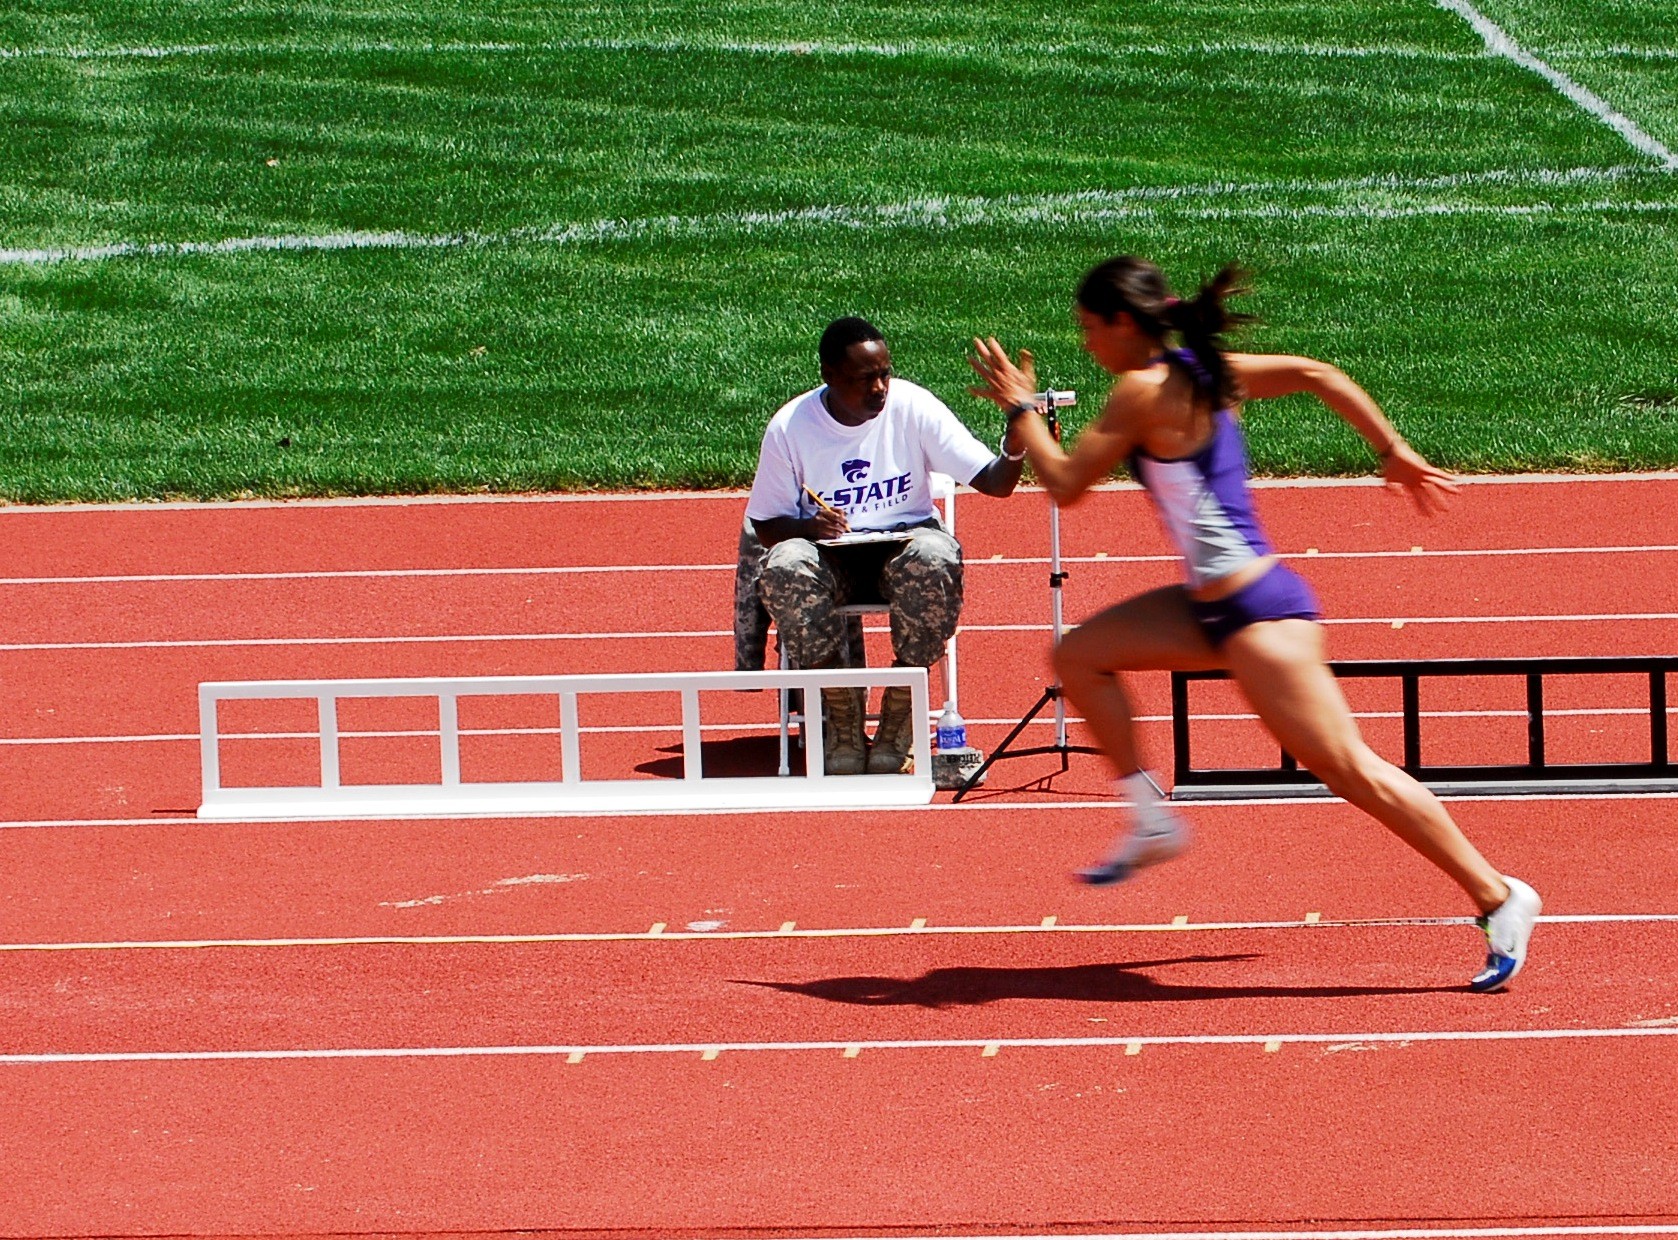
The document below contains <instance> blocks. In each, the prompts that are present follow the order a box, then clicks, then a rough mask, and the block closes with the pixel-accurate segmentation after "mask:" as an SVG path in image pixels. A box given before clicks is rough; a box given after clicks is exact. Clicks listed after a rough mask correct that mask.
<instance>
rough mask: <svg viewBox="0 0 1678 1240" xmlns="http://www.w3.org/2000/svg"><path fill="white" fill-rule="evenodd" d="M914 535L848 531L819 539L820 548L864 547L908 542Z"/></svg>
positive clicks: (899, 531) (888, 531)
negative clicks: (834, 536)
mask: <svg viewBox="0 0 1678 1240" xmlns="http://www.w3.org/2000/svg"><path fill="white" fill-rule="evenodd" d="M913 537H914V535H913V534H911V533H909V532H908V531H906V530H847V531H845V533H843V534H841V535H839V537H837V538H818V539H816V546H818V547H864V546H868V545H869V544H871V543H894V542H908V541H909V540H910V539H911V538H913Z"/></svg>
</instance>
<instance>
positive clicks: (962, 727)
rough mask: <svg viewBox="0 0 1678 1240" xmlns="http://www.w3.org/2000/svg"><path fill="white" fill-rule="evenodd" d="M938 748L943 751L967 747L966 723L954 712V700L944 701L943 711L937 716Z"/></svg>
mask: <svg viewBox="0 0 1678 1240" xmlns="http://www.w3.org/2000/svg"><path fill="white" fill-rule="evenodd" d="M938 748H939V750H940V751H941V752H944V753H948V752H950V750H952V749H966V748H967V724H966V723H964V722H963V721H962V718H961V716H960V715H958V714H956V708H955V703H954V702H945V703H944V713H943V714H941V715H939V716H938Z"/></svg>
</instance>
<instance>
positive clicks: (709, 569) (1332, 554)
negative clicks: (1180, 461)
mask: <svg viewBox="0 0 1678 1240" xmlns="http://www.w3.org/2000/svg"><path fill="white" fill-rule="evenodd" d="M1674 552H1678V543H1650V544H1647V545H1644V546H1634V545H1615V546H1607V547H1488V548H1477V547H1470V548H1460V547H1459V548H1439V549H1429V548H1425V547H1424V548H1423V549H1422V550H1420V551H1412V550H1409V549H1408V548H1406V549H1403V550H1399V549H1394V550H1390V551H1314V552H1310V553H1305V552H1300V551H1284V552H1281V553H1280V558H1281V559H1284V560H1299V561H1302V562H1303V561H1311V562H1316V561H1319V560H1427V559H1477V560H1495V559H1500V558H1502V557H1505V556H1535V555H1537V556H1546V555H1585V556H1592V555H1668V554H1671V553H1674ZM1181 558H1182V557H1180V556H1177V555H1173V554H1163V553H1162V554H1159V555H1109V554H1105V553H1103V554H1101V555H1063V556H1062V557H1061V563H1063V564H1093V565H1108V564H1175V563H1176V562H1177V561H1178V560H1179V559H1181ZM1048 562H1049V560H1048V557H1047V556H1040V555H1036V556H1003V557H1001V558H1000V559H995V558H992V559H983V558H980V559H972V560H969V561H968V562H967V568H968V569H969V571H971V570H972V569H974V568H991V567H996V566H1003V565H1014V566H1020V565H1024V566H1028V567H1036V566H1039V565H1043V564H1047V563H1048ZM734 568H735V566H734V565H733V564H566V565H553V566H545V567H543V566H536V565H518V566H513V567H502V568H339V569H315V570H295V571H289V572H246V573H232V572H230V573H106V574H99V575H89V576H85V577H0V586H80V585H130V584H173V583H176V582H219V581H334V580H363V579H366V580H376V579H382V578H395V579H401V578H408V577H412V578H427V577H556V576H589V575H601V576H606V575H612V576H616V575H617V574H620V573H663V574H670V573H720V572H729V573H731V572H733V571H734Z"/></svg>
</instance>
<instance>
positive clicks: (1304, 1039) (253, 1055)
mask: <svg viewBox="0 0 1678 1240" xmlns="http://www.w3.org/2000/svg"><path fill="white" fill-rule="evenodd" d="M1669 1037H1678V1028H1654V1029H1649V1028H1633V1029H1624V1028H1621V1029H1429V1030H1415V1031H1412V1032H1407V1033H1394V1032H1390V1031H1387V1030H1382V1031H1380V1032H1377V1033H1200V1034H1176V1035H1163V1036H1161V1035H1153V1036H1133V1037H1122V1036H1121V1037H1101V1038H903V1039H889V1040H888V1039H882V1040H869V1039H851V1040H846V1041H839V1042H657V1043H637V1042H630V1043H616V1044H606V1045H593V1046H591V1045H587V1044H584V1045H578V1044H575V1043H573V1044H571V1045H569V1046H554V1045H546V1046H520V1045H514V1046H355V1047H329V1048H318V1049H316V1048H296V1049H288V1050H230V1051H72V1052H57V1053H54V1052H48V1053H45V1054H30V1055H0V1064H16V1065H21V1064H36V1065H41V1064H57V1063H157V1062H170V1063H179V1062H193V1061H200V1062H202V1061H208V1062H226V1061H229V1060H275V1059H467V1058H484V1057H490V1056H515V1055H516V1056H550V1055H566V1056H572V1055H581V1056H588V1055H703V1056H705V1057H706V1058H707V1059H714V1058H716V1057H717V1056H718V1055H720V1054H723V1053H725V1052H726V1053H729V1054H743V1053H747V1052H764V1051H768V1052H775V1051H779V1052H783V1053H784V1052H791V1051H850V1050H852V1049H853V1048H854V1049H857V1050H874V1051H886V1050H980V1051H984V1052H986V1053H987V1054H990V1055H994V1054H995V1053H996V1051H998V1050H1003V1049H1016V1050H1026V1049H1034V1050H1099V1049H1103V1048H1113V1047H1121V1046H1122V1047H1127V1048H1128V1047H1131V1046H1266V1045H1267V1044H1268V1043H1276V1044H1278V1047H1281V1046H1288V1045H1304V1046H1312V1045H1315V1046H1334V1047H1352V1046H1362V1045H1373V1044H1375V1043H1381V1044H1384V1045H1394V1046H1400V1047H1404V1046H1410V1045H1413V1044H1415V1043H1421V1042H1562V1041H1567V1042H1571V1041H1591V1040H1604V1039H1617V1038H1669ZM993 1048H994V1049H993Z"/></svg>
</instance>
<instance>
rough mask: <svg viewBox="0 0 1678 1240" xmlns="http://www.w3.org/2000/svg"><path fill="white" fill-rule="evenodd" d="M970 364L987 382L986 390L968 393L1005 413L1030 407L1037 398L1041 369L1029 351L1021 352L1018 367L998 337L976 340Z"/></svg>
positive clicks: (979, 389) (971, 389)
mask: <svg viewBox="0 0 1678 1240" xmlns="http://www.w3.org/2000/svg"><path fill="white" fill-rule="evenodd" d="M967 364H968V365H969V366H971V367H973V371H974V373H975V374H977V375H978V376H979V378H980V379H982V380H983V381H984V386H983V387H970V388H968V389H967V390H968V391H969V392H971V393H972V394H973V395H975V396H977V397H979V398H980V399H981V400H990V401H995V402H996V405H997V407H998V408H1000V409H1001V410H1002V411H1003V412H1004V413H1008V412H1010V411H1011V410H1013V409H1015V408H1017V407H1018V406H1020V405H1025V404H1030V403H1031V402H1032V400H1033V399H1034V398H1035V397H1036V395H1037V366H1036V364H1035V363H1034V362H1033V361H1032V357H1031V351H1030V350H1029V349H1021V350H1020V363H1019V365H1018V366H1016V365H1015V364H1014V363H1013V362H1012V361H1010V360H1009V357H1008V351H1007V350H1006V349H1004V348H1003V347H1002V346H1001V345H1000V344H998V343H997V340H996V337H995V336H990V337H987V338H986V339H984V340H979V339H975V340H974V341H973V352H972V353H971V354H969V355H968V358H967Z"/></svg>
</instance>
